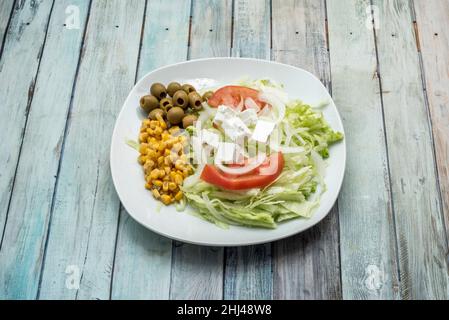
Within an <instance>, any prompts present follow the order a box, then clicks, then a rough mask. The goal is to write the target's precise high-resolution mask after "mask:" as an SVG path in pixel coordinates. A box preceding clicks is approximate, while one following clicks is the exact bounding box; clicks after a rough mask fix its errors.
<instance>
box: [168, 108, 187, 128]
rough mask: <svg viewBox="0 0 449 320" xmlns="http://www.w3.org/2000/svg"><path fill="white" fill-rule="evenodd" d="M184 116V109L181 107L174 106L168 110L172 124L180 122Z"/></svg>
mask: <svg viewBox="0 0 449 320" xmlns="http://www.w3.org/2000/svg"><path fill="white" fill-rule="evenodd" d="M182 118H184V110H182V108H180V107H173V108H171V109H170V110H168V112H167V120H168V121H169V122H170V123H171V124H180V123H181V121H182Z"/></svg>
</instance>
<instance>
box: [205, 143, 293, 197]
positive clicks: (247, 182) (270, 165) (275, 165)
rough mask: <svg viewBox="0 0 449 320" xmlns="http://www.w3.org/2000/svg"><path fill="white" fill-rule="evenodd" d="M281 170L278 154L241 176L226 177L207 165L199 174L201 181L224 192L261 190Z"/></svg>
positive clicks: (280, 160)
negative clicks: (224, 190)
mask: <svg viewBox="0 0 449 320" xmlns="http://www.w3.org/2000/svg"><path fill="white" fill-rule="evenodd" d="M283 169H284V157H283V156H282V153H281V152H278V153H274V154H272V155H271V156H270V157H269V158H268V160H267V162H266V163H264V164H262V165H261V166H260V167H259V168H257V170H256V171H254V172H252V173H249V174H245V175H242V176H234V175H227V174H225V173H223V172H222V171H221V170H219V169H217V168H216V167H215V166H213V165H209V164H208V165H206V166H205V167H204V170H203V172H202V173H201V179H202V180H203V181H205V182H208V183H210V184H213V185H215V186H217V187H220V188H222V189H226V190H245V189H252V188H263V187H266V186H267V185H269V184H270V183H272V182H273V181H274V180H276V179H277V177H279V175H280V174H281V172H282V170H283Z"/></svg>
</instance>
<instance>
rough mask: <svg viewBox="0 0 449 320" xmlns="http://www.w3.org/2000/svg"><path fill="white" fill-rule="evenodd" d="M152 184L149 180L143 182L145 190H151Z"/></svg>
mask: <svg viewBox="0 0 449 320" xmlns="http://www.w3.org/2000/svg"><path fill="white" fill-rule="evenodd" d="M152 186H153V185H152V184H151V182H147V183H146V184H145V189H147V190H151V187H152Z"/></svg>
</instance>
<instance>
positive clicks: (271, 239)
mask: <svg viewBox="0 0 449 320" xmlns="http://www.w3.org/2000/svg"><path fill="white" fill-rule="evenodd" d="M211 60H243V61H252V62H257V63H261V62H262V63H268V64H274V65H279V66H283V67H288V68H292V69H296V70H298V71H301V72H304V73H307V74H308V75H309V76H311V77H313V78H315V79H316V80H317V81H318V82H319V84H320V85H321V86H322V87H323V88H324V89H325V90H326V92H327V93H328V94H329V96H330V99H331V102H332V103H333V105H334V106H335V111H336V113H337V121H338V122H339V124H340V127H341V132H342V134H343V136H344V137H346V134H345V130H344V126H343V121H342V119H341V115H340V112H339V110H338V108H337V105H336V104H335V101H334V99H333V97H332V95H331V93H330V92H329V90H328V89H327V88H326V87H325V86H324V84H323V83H322V82H321V80H320V79H319V78H318V77H316V76H315V75H314V74H313V73H311V72H309V71H307V70H305V69H302V68H300V67H297V66H293V65H290V64H285V63H281V62H277V61H271V60H264V59H256V58H242V57H211V58H201V59H191V60H186V61H180V62H176V63H172V64H168V65H164V66H161V67H159V68H156V69H153V70H151V71H150V72H147V73H146V74H145V75H143V76H142V77H140V79H139V80H138V81H136V82H135V83H134V85H133V87H132V89H131V91H130V92H129V94H128V96H127V97H126V99H125V100H124V102H123V104H122V107H121V109H120V112H119V113H118V114H117V116H116V120H115V124H114V130H113V131H112V136H111V142H110V151H109V167H110V170H111V177H112V182H113V185H114V189H115V191H116V193H117V196H118V198H119V200H120V203H121V205H122V206H123V208H124V209H125V210H126V213H127V214H128V215H130V216H131V217H132V218H133V219H134V221H136V222H137V223H138V224H139V225H141V226H143V227H145V228H146V229H148V230H150V231H152V232H154V233H156V234H158V235H161V236H164V237H166V238H168V239H171V240H175V241H180V242H183V243H187V244H194V245H199V246H206V247H245V246H251V245H258V244H265V243H272V242H274V241H278V240H282V239H286V238H289V237H292V236H294V235H297V234H299V233H302V232H305V231H307V230H309V229H311V228H312V227H315V226H317V225H318V224H319V223H321V222H322V221H323V220H324V218H326V217H327V216H328V215H329V213H330V212H331V211H332V208H333V207H334V205H335V203H336V202H337V199H338V196H339V194H340V192H341V188H342V186H343V181H344V177H345V175H346V160H347V147H346V139H343V140H342V141H341V142H340V143H342V144H343V170H342V174H341V177H340V179H339V181H338V188H337V190H336V192H335V194H334V195H333V196H332V197H331V200H330V201H329V202H331V203H332V205H331V206H330V208H329V210H327V212H326V213H325V214H324V215H323V216H322V217H321V218H320V219H319V220H317V221H316V222H315V223H313V224H311V225H310V226H307V227H306V228H304V229H301V230H293V231H289V232H286V233H285V234H282V235H277V236H272V237H270V236H268V237H267V239H265V240H260V241H258V240H256V241H243V242H239V243H225V242H220V243H207V242H200V241H193V240H189V239H184V238H181V237H177V236H174V235H171V234H167V233H164V232H162V231H159V230H157V229H155V228H152V227H150V226H148V225H146V224H144V223H143V222H142V221H140V220H139V219H138V218H137V217H136V216H135V215H133V214H132V213H131V212H130V211H129V210H128V209H127V207H126V205H125V203H124V202H123V201H122V197H121V195H120V192H119V190H118V188H117V187H116V185H117V181H116V177H115V175H114V171H115V169H114V165H113V163H114V161H113V160H112V158H113V154H114V152H113V150H114V143H113V142H114V140H115V139H114V138H115V136H116V134H117V130H118V120H119V119H120V117H121V115H122V113H123V112H124V111H125V106H126V102H127V101H128V99H129V98H130V97H131V95H132V93H133V91H134V88H136V87H138V86H139V84H140V83H141V82H143V81H144V79H145V78H146V77H148V76H149V75H150V74H152V73H155V72H158V71H161V70H164V69H166V68H172V67H177V66H180V65H185V64H191V63H198V62H204V61H211ZM318 208H319V206H318V207H317V209H318ZM287 223H288V222H287ZM268 231H269V230H268Z"/></svg>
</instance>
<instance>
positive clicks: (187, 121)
mask: <svg viewBox="0 0 449 320" xmlns="http://www.w3.org/2000/svg"><path fill="white" fill-rule="evenodd" d="M197 119H198V118H197V116H195V115H193V114H188V115H186V116H185V117H184V118H182V126H183V127H184V129H187V127H190V126H193V124H194V122H195V121H196V120H197Z"/></svg>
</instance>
